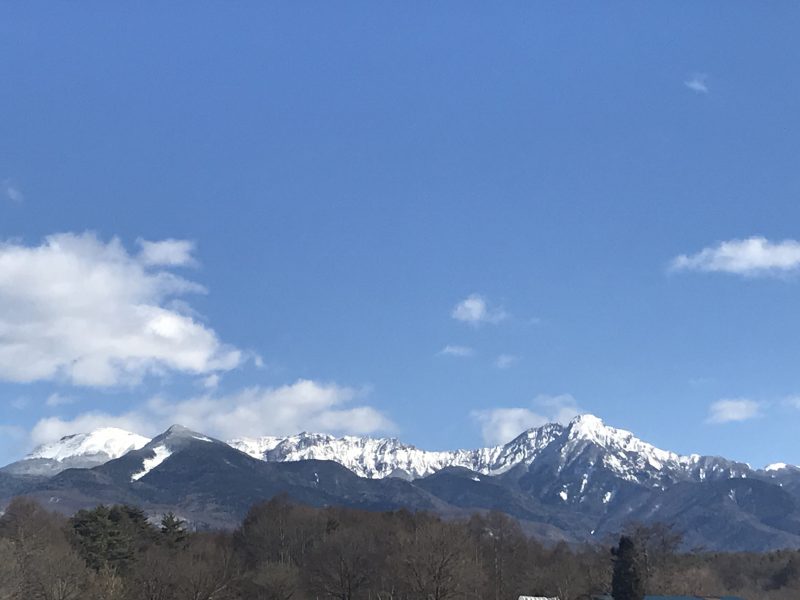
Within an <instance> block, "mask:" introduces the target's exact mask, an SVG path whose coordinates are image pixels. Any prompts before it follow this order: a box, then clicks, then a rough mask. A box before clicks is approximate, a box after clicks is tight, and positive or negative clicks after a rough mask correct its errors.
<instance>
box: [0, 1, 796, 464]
mask: <svg viewBox="0 0 800 600" xmlns="http://www.w3.org/2000/svg"><path fill="white" fill-rule="evenodd" d="M148 8H149V10H146V9H143V8H141V7H138V8H133V7H128V6H122V5H120V4H115V3H91V2H87V3H80V4H75V3H59V4H52V3H51V4H47V5H45V4H36V3H4V4H2V5H0V81H1V82H2V89H3V93H2V94H0V182H2V197H0V237H1V238H2V240H3V241H4V244H3V246H2V247H0V402H2V412H1V413H0V414H1V415H2V417H0V433H1V435H0V462H6V461H8V460H11V459H13V458H15V457H18V456H19V455H20V454H21V453H23V452H24V451H25V450H26V449H27V448H29V447H30V446H31V445H32V444H34V443H37V442H41V441H45V440H47V439H51V438H52V437H53V436H57V435H63V434H64V433H68V432H74V431H76V430H80V429H84V428H87V427H90V426H98V425H101V424H114V425H120V426H127V427H131V428H137V429H139V430H141V431H140V432H141V433H146V434H152V433H155V432H156V431H157V430H158V429H159V428H164V427H166V426H168V425H169V424H170V422H171V421H173V420H180V421H183V422H185V424H187V425H190V426H197V427H202V428H204V429H205V430H206V432H207V433H211V434H214V435H218V436H220V437H226V436H228V437H230V436H231V435H238V434H241V435H253V434H256V433H263V434H283V433H293V432H296V431H297V430H300V429H327V430H329V431H331V432H334V433H348V432H351V433H374V434H384V433H390V434H393V435H397V436H398V437H400V438H402V439H404V440H406V441H408V442H411V443H414V444H417V445H419V446H422V447H426V448H432V449H434V448H452V447H472V446H477V445H480V444H483V443H484V442H491V441H495V440H498V439H501V438H502V437H504V436H506V435H508V434H509V432H511V431H514V430H516V429H519V428H522V427H524V426H528V425H534V424H537V423H539V422H541V421H543V420H547V419H565V418H568V417H569V416H570V415H571V414H574V412H576V411H587V412H591V413H594V414H597V415H598V416H600V417H601V418H603V419H604V420H605V421H606V422H607V423H609V424H611V425H614V426H618V427H623V428H626V429H631V430H633V431H635V432H636V433H637V435H639V436H640V437H642V438H643V439H645V440H647V441H650V442H653V443H655V444H657V445H659V446H661V447H665V448H669V449H672V450H675V451H679V452H684V453H688V452H700V453H711V454H723V455H727V456H730V457H732V458H737V459H741V460H747V461H750V462H752V463H753V464H755V465H762V464H765V463H767V462H774V461H778V460H780V461H786V462H793V463H800V448H798V446H797V442H796V431H797V426H798V422H800V402H798V401H797V400H796V398H798V397H800V380H799V379H800V378H798V369H797V358H798V352H797V349H798V339H800V337H799V336H798V334H800V313H798V310H797V301H798V295H799V294H800V288H799V287H798V278H797V272H798V270H800V250H798V244H797V242H794V240H796V239H800V229H798V227H799V223H800V204H799V203H798V200H800V169H798V166H800V165H798V159H799V158H800V155H799V154H798V141H800V113H798V111H797V102H798V99H800V74H798V71H797V68H796V65H797V64H798V63H799V62H800V40H798V39H797V36H796V31H797V25H798V17H800V7H798V6H797V5H796V4H794V3H788V2H786V3H780V2H779V3H775V4H771V5H770V6H769V7H766V6H764V5H761V4H758V3H740V2H733V3H731V2H725V3H722V2H707V3H684V4H682V5H681V6H680V7H676V6H675V4H674V3H647V4H640V5H630V4H627V5H625V4H622V3H608V4H605V5H600V4H592V5H589V4H580V5H579V4H570V3H558V4H545V3H528V2H524V3H520V2H507V3H503V4H502V5H499V6H498V5H497V4H495V3H469V2H458V3H450V2H440V3H436V4H435V5H432V4H430V3H416V2H406V3H375V2H365V3H358V2H350V3H346V4H340V5H337V6H333V5H331V4H329V3H308V4H305V5H298V4H297V3H248V2H242V3H236V4H231V3H181V2H174V3H170V4H169V5H168V6H158V7H155V6H151V7H148ZM680 257H683V258H680ZM456 317H459V318H456Z"/></svg>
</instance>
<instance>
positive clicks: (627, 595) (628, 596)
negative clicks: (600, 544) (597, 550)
mask: <svg viewBox="0 0 800 600" xmlns="http://www.w3.org/2000/svg"><path fill="white" fill-rule="evenodd" d="M611 553H612V554H613V555H614V558H613V561H614V576H613V578H612V580H611V595H612V596H613V597H614V600H643V599H644V573H642V568H641V564H640V561H639V554H638V552H637V550H636V544H634V542H633V540H632V539H631V538H629V537H628V536H626V535H623V536H622V537H621V538H619V546H617V547H616V548H613V549H612V550H611Z"/></svg>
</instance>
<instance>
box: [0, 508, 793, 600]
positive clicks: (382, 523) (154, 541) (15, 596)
mask: <svg viewBox="0 0 800 600" xmlns="http://www.w3.org/2000/svg"><path fill="white" fill-rule="evenodd" d="M627 534H628V535H630V536H631V538H632V539H633V540H634V542H635V544H636V548H637V553H638V558H637V560H638V561H639V565H640V567H641V570H642V572H643V573H644V574H645V579H646V588H647V592H648V593H653V594H657V593H661V594H666V593H672V594H689V593H692V594H707V595H712V594H718V595H722V594H736V595H740V596H742V597H744V598H748V599H755V598H758V599H776V600H777V599H793V600H796V599H797V598H798V597H800V552H797V551H781V552H773V553H768V554H743V553H740V554H725V553H706V552H703V551H702V550H697V551H695V552H689V553H686V552H683V553H679V552H677V551H676V549H677V548H678V545H679V543H680V536H677V535H675V534H674V533H673V532H672V531H671V530H670V529H669V528H668V527H665V526H649V527H643V526H642V527H633V528H631V530H630V531H628V532H627ZM612 542H613V541H612V540H608V543H607V544H604V545H599V544H598V545H597V546H583V547H569V546H567V545H565V544H560V545H556V546H550V547H546V546H544V545H542V544H541V543H539V542H537V541H536V540H535V539H530V538H528V537H527V536H525V535H524V534H523V533H522V531H521V530H520V528H519V526H518V525H517V523H516V522H515V521H514V520H512V519H510V518H508V517H506V516H504V515H501V514H499V513H498V514H495V513H491V514H484V515H475V516H473V517H472V518H470V519H469V520H464V521H443V520H441V519H439V518H437V517H435V516H433V515H430V514H426V513H411V512H407V511H394V512H383V513H377V512H365V511H358V510H350V509H341V508H324V509H320V508H310V507H307V506H301V505H296V504H293V503H290V502H289V501H287V500H285V499H282V498H277V499H273V500H271V501H269V502H266V503H264V504H261V505H258V506H255V507H254V508H253V509H252V510H251V511H250V512H249V514H248V515H247V517H246V518H245V520H244V521H243V522H242V524H241V525H240V527H239V528H238V529H236V530H235V531H233V532H189V531H187V530H186V528H185V526H184V524H183V523H182V522H181V521H180V519H178V518H176V517H174V516H173V515H166V516H164V518H163V519H162V520H161V522H160V524H153V523H152V522H151V521H150V520H148V518H147V516H146V515H145V514H144V513H143V512H142V511H141V510H139V509H137V508H135V507H128V506H113V507H103V506H101V507H98V508H96V509H94V510H91V511H81V512H79V513H78V514H76V515H74V516H73V517H72V518H70V519H67V518H65V517H62V516H59V515H56V514H53V513H50V512H48V511H46V510H44V509H43V508H42V507H40V506H39V505H38V504H36V503H34V502H32V501H29V500H26V499H16V500H14V501H13V502H12V503H11V504H10V505H9V507H8V509H7V510H6V512H5V514H4V515H3V516H2V518H0V600H23V599H24V600H37V599H41V600H72V599H76V600H77V599H82V600H83V599H86V600H95V599H96V600H100V599H103V600H114V599H125V600H128V599H130V600H134V599H135V600H173V599H174V600H234V599H248V600H290V599H292V600H294V599H297V600H302V599H306V598H314V599H316V598H335V599H339V600H351V599H357V598H364V599H377V600H394V599H398V600H399V599H415V600H416V599H426V600H448V599H451V598H453V599H455V598H462V599H464V600H467V599H493V600H501V599H503V600H505V599H514V598H516V597H517V596H518V595H520V594H541V595H548V596H558V597H560V598H561V599H562V600H577V599H580V598H586V597H588V596H589V594H592V593H600V592H606V591H608V590H609V589H610V588H611V577H612V554H611V551H610V546H611V544H612Z"/></svg>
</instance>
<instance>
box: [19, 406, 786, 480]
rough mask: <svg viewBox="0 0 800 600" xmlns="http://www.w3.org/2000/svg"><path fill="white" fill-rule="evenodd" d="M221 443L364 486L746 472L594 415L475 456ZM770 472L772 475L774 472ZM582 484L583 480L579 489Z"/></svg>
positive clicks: (43, 471)
mask: <svg viewBox="0 0 800 600" xmlns="http://www.w3.org/2000/svg"><path fill="white" fill-rule="evenodd" d="M149 442H150V439H149V438H146V437H144V436H141V435H138V434H135V433H132V432H129V431H125V430H122V429H116V428H110V427H109V428H103V429H97V430H95V431H92V432H90V433H81V434H76V435H71V436H67V437H64V438H62V439H61V440H58V441H57V442H53V443H50V444H45V445H42V446H39V447H38V448H36V449H35V450H34V451H33V452H31V453H30V454H28V455H27V456H26V457H25V458H24V459H23V460H21V461H19V462H17V463H13V464H12V465H9V466H8V467H5V469H4V470H5V471H7V472H11V473H16V474H37V475H54V474H56V473H58V472H60V471H62V470H64V469H67V468H72V467H93V466H97V465H100V464H103V463H105V462H107V461H109V460H112V459H114V458H118V457H120V456H123V455H124V454H125V453H126V452H129V451H131V450H138V449H140V448H142V447H144V446H145V445H146V444H148V443H149ZM227 443H228V444H229V445H230V446H232V447H233V448H236V449H237V450H240V451H242V452H244V453H246V454H249V455H250V456H252V457H254V458H258V459H260V460H264V461H267V462H296V461H301V460H331V461H334V462H337V463H339V464H341V465H343V466H344V467H347V468H348V469H350V470H351V471H353V472H354V473H355V474H356V475H359V476H360V477H366V478H369V479H382V478H384V477H401V478H405V479H417V478H420V477H426V476H428V475H431V474H433V473H436V472H438V471H440V470H442V469H444V468H447V467H463V468H466V469H469V470H471V471H475V472H476V473H481V474H483V475H499V474H502V473H506V472H508V471H509V470H511V469H513V468H514V467H516V466H517V465H530V466H533V465H536V467H537V469H539V470H541V469H546V470H548V471H553V473H554V475H556V476H560V475H561V474H562V473H564V475H567V474H570V473H574V474H576V476H577V475H578V474H579V478H580V479H581V480H587V478H590V477H591V476H592V473H594V472H596V471H598V470H600V469H602V470H603V471H604V472H608V473H610V474H612V475H613V476H615V477H617V478H620V479H622V480H625V481H630V482H633V483H638V484H641V485H645V486H652V487H664V486H666V485H670V484H672V483H676V482H678V481H704V480H706V479H709V478H710V479H717V478H721V477H746V476H747V475H748V474H749V473H750V472H751V469H750V467H749V466H748V465H744V464H741V463H734V462H731V461H727V460H725V459H722V458H717V457H705V456H699V455H690V456H681V455H678V454H675V453H673V452H669V451H666V450H661V449H659V448H656V447H655V446H653V445H651V444H648V443H647V442H643V441H642V440H640V439H639V438H637V437H636V436H634V435H633V433H631V432H630V431H625V430H623V429H616V428H614V427H609V426H607V425H605V424H604V423H603V421H602V420H600V419H599V418H598V417H595V416H593V415H580V416H577V417H575V418H574V419H573V420H572V421H571V422H570V423H569V424H567V425H560V424H558V423H550V424H547V425H543V426H542V427H538V428H534V429H530V430H528V431H525V432H523V433H522V434H520V435H519V436H517V437H516V438H514V439H513V440H511V441H510V442H508V443H506V444H503V445H501V446H494V447H489V448H478V449H474V450H454V451H428V450H422V449H419V448H416V447H415V446H411V445H408V444H404V443H402V442H401V441H399V440H397V439H396V438H371V437H357V436H344V437H335V436H332V435H326V434H319V433H300V434H297V435H293V436H289V437H269V436H266V437H260V438H239V439H234V440H231V441H229V442H227ZM772 469H773V470H777V466H776V465H773V466H772ZM579 472H580V473H579ZM586 484H587V483H586V481H584V483H583V484H582V485H583V486H584V487H585V486H586Z"/></svg>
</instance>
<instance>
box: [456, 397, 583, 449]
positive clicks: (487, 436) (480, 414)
mask: <svg viewBox="0 0 800 600" xmlns="http://www.w3.org/2000/svg"><path fill="white" fill-rule="evenodd" d="M581 412H583V411H582V410H581V408H580V407H579V406H578V403H577V402H576V401H575V398H573V397H572V396H571V395H570V394H559V395H557V396H546V395H543V396H537V397H536V398H535V399H534V400H533V402H531V403H530V406H527V407H526V406H521V407H511V408H505V407H504V408H491V409H486V410H476V411H472V413H470V416H471V417H472V418H473V419H474V420H475V421H476V422H477V423H478V424H479V425H480V428H481V435H482V436H483V441H484V442H485V443H486V444H489V445H493V446H494V445H499V444H504V443H506V442H508V441H510V440H512V439H514V438H515V437H516V436H518V435H519V434H520V433H522V432H523V431H526V430H528V429H531V428H533V427H541V426H542V425H545V424H546V423H567V422H568V421H570V420H571V419H573V418H574V417H575V416H577V415H579V414H580V413H581Z"/></svg>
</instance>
